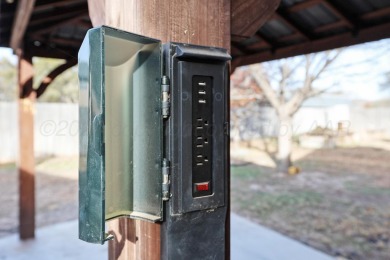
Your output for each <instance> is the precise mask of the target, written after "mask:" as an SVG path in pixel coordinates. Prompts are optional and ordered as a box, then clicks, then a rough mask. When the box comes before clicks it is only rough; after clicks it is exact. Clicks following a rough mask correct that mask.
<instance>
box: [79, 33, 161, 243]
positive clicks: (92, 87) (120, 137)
mask: <svg viewBox="0 0 390 260" xmlns="http://www.w3.org/2000/svg"><path fill="white" fill-rule="evenodd" d="M79 80H80V109H79V111H80V112H79V113H80V115H79V122H80V123H79V124H80V165H79V169H80V170H79V237H80V239H82V240H84V241H87V242H91V243H101V244H102V243H104V241H105V240H107V239H108V237H107V235H106V234H105V221H106V220H109V219H112V218H116V217H121V216H126V217H130V218H140V219H145V220H149V221H158V220H160V219H161V218H162V198H161V196H162V190H161V189H162V183H161V181H162V180H161V178H162V174H161V164H162V116H161V103H162V102H161V86H160V80H161V42H160V41H158V40H155V39H151V38H146V37H143V36H140V35H135V34H131V33H128V32H124V31H120V30H117V29H113V28H110V27H105V26H103V27H100V28H95V29H91V30H89V31H88V32H87V35H86V37H85V39H84V42H83V44H82V46H81V48H80V51H79Z"/></svg>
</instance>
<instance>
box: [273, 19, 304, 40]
mask: <svg viewBox="0 0 390 260" xmlns="http://www.w3.org/2000/svg"><path fill="white" fill-rule="evenodd" d="M273 19H277V20H279V21H281V22H283V23H284V24H286V25H287V26H288V27H290V29H291V30H293V31H295V32H297V33H299V34H300V35H301V36H302V37H303V38H305V40H310V37H309V36H308V35H307V34H306V33H305V32H304V31H303V30H301V29H300V28H298V27H297V26H296V25H295V23H294V22H293V21H291V19H288V18H286V17H284V16H283V15H282V14H280V13H277V12H276V13H274V15H273Z"/></svg>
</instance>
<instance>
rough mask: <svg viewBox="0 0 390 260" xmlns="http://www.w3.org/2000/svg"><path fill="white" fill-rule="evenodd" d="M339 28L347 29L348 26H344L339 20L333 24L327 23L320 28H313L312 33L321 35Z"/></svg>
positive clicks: (343, 22)
mask: <svg viewBox="0 0 390 260" xmlns="http://www.w3.org/2000/svg"><path fill="white" fill-rule="evenodd" d="M340 27H348V25H347V24H345V21H344V20H340V21H337V22H334V23H328V24H324V25H321V26H319V27H317V28H315V29H314V31H313V32H314V33H322V32H326V31H331V30H333V29H338V28H340Z"/></svg>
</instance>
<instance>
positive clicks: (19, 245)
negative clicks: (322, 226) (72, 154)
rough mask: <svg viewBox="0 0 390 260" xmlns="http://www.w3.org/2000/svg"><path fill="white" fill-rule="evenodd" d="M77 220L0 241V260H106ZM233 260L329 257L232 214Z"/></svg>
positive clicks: (103, 249) (319, 259) (104, 249)
mask: <svg viewBox="0 0 390 260" xmlns="http://www.w3.org/2000/svg"><path fill="white" fill-rule="evenodd" d="M77 230H78V227H77V221H71V222H65V223H61V224H57V225H53V226H48V227H44V228H41V229H38V230H37V234H36V236H37V238H36V239H35V240H29V241H27V242H21V241H20V240H19V238H18V235H17V234H15V235H12V236H10V237H7V238H2V239H0V260H31V259H39V260H49V259H50V260H51V259H56V260H62V259H72V260H73V259H76V260H78V259H80V260H81V259H93V260H100V259H107V245H104V246H100V245H92V244H88V243H85V242H82V241H80V240H78V239H77ZM231 232H232V239H231V240H232V247H231V248H232V259H233V260H252V259H253V260H330V259H332V258H331V257H329V256H327V255H325V254H323V253H321V252H319V251H317V250H315V249H312V248H310V247H308V246H306V245H303V244H301V243H299V242H297V241H295V240H292V239H290V238H287V237H285V236H283V235H281V234H279V233H277V232H275V231H272V230H270V229H267V228H264V227H262V226H259V225H257V224H255V223H253V222H250V221H248V220H246V219H244V218H242V217H240V216H237V215H236V214H232V230H231Z"/></svg>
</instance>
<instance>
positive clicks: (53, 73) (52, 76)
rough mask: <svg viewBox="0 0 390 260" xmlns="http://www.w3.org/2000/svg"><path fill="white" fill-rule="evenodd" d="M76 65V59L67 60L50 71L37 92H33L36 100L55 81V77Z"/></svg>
mask: <svg viewBox="0 0 390 260" xmlns="http://www.w3.org/2000/svg"><path fill="white" fill-rule="evenodd" d="M76 64H77V60H76V59H70V60H67V61H66V62H65V63H63V64H61V65H59V66H58V67H57V68H55V69H54V70H52V71H51V72H50V73H49V74H48V75H47V76H46V77H45V78H44V79H43V80H42V82H41V84H40V85H39V87H38V88H37V90H36V91H35V92H36V93H37V94H36V96H37V98H39V97H40V96H42V94H43V93H44V92H45V90H46V89H47V87H48V86H49V85H50V84H51V83H52V82H53V81H54V80H55V79H56V77H57V76H59V75H61V73H63V72H64V71H66V70H67V69H69V68H71V67H73V66H75V65H76Z"/></svg>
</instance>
